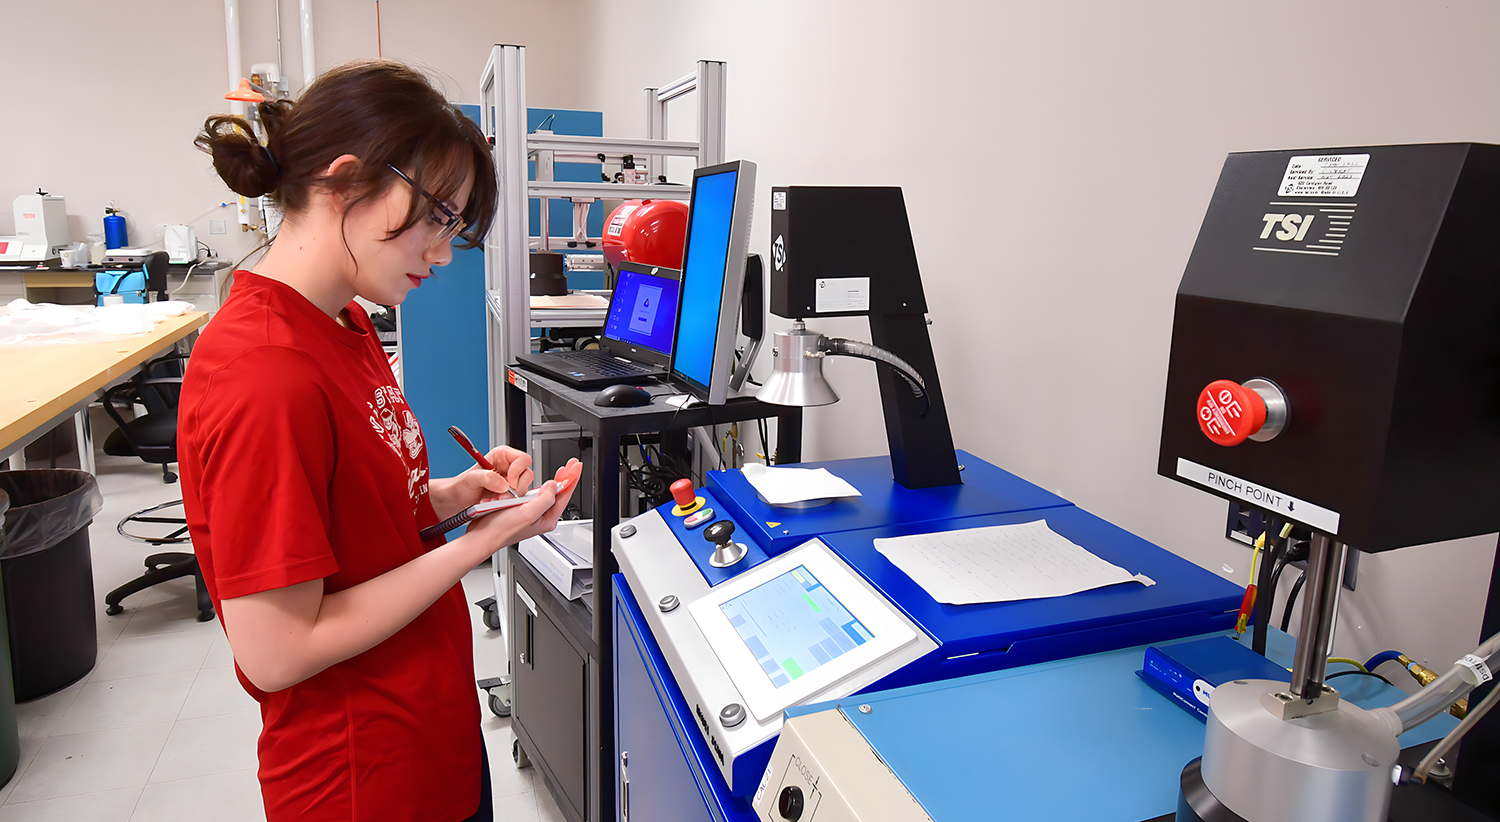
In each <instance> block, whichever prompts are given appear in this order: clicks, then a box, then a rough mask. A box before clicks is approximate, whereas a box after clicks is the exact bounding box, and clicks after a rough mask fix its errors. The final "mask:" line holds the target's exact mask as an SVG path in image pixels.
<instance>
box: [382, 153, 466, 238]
mask: <svg viewBox="0 0 1500 822" xmlns="http://www.w3.org/2000/svg"><path fill="white" fill-rule="evenodd" d="M386 168H388V169H390V170H391V171H394V172H396V176H397V177H400V178H401V179H403V180H405V181H406V184H407V185H409V186H411V188H412V190H413V191H415V192H416V193H418V194H420V195H422V196H423V197H426V198H427V199H429V200H431V201H432V209H433V210H432V213H431V214H429V215H427V219H428V220H429V221H431V225H433V226H435V227H436V228H437V234H436V235H435V236H434V237H433V238H432V241H431V242H430V243H429V244H428V245H429V247H430V246H434V245H437V244H438V243H446V242H448V241H450V240H452V239H453V238H454V237H457V236H458V234H459V232H461V231H463V230H464V227H465V225H466V223H465V222H464V218H462V217H460V216H458V215H457V214H454V213H453V209H451V208H449V207H448V206H446V205H444V204H443V201H442V200H439V199H438V198H437V197H435V196H433V195H432V194H431V193H429V192H428V191H427V190H426V189H424V188H422V187H421V186H419V185H417V183H416V181H415V180H413V179H412V178H410V177H408V176H406V174H405V173H404V172H402V171H401V169H399V168H396V167H395V166H393V165H390V164H389V163H387V164H386Z"/></svg>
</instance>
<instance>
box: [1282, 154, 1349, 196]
mask: <svg viewBox="0 0 1500 822" xmlns="http://www.w3.org/2000/svg"><path fill="white" fill-rule="evenodd" d="M1369 164H1370V155H1368V154H1312V155H1307V156H1305V157H1293V158H1292V159H1291V160H1290V161H1288V162H1287V164H1286V173H1285V174H1284V175H1282V177H1281V187H1280V188H1278V189H1276V196H1278V197H1353V196H1354V195H1355V193H1356V192H1358V191H1359V181H1360V180H1362V179H1364V176H1365V166H1367V165H1369Z"/></svg>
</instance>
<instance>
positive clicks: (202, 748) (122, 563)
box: [0, 426, 563, 822]
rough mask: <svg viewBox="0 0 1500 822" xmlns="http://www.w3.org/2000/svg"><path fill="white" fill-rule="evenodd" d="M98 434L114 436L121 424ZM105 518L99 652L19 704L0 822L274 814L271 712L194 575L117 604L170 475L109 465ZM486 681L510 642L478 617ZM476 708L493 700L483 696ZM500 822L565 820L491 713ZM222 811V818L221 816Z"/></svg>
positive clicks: (154, 821)
mask: <svg viewBox="0 0 1500 822" xmlns="http://www.w3.org/2000/svg"><path fill="white" fill-rule="evenodd" d="M96 430H100V431H106V430H108V426H105V427H103V428H98V429H96ZM98 477H99V486H100V490H101V491H102V492H103V495H104V510H103V512H102V513H100V514H99V516H98V517H97V518H96V519H95V520H94V523H93V525H92V526H91V527H90V531H89V535H90V537H89V538H90V544H91V550H92V552H93V560H94V591H95V598H96V600H97V601H98V610H97V611H96V614H97V618H98V625H99V655H98V662H97V664H96V665H95V667H94V669H93V671H91V672H90V673H89V674H88V675H87V676H85V677H84V678H83V679H82V680H81V681H79V682H76V683H74V684H73V685H71V686H69V687H67V688H64V689H63V690H61V691H59V692H57V693H54V694H51V695H49V696H45V697H41V698H39V699H35V700H31V701H29V702H25V703H22V704H20V705H18V706H17V711H16V712H17V715H18V720H19V725H20V733H21V761H20V765H19V767H18V768H17V770H16V773H15V775H14V776H13V777H11V779H10V781H9V782H8V783H6V784H5V785H4V787H3V788H0V822H42V821H43V820H67V822H93V821H94V820H98V822H158V820H162V821H171V822H176V820H183V819H193V818H206V817H207V818H213V819H215V820H216V822H251V821H252V820H263V819H264V818H265V815H264V812H263V810H262V807H261V801H260V789H259V785H258V783H257V782H256V778H255V767H256V761H255V740H256V736H257V734H259V732H260V713H259V710H258V708H257V706H256V704H255V702H254V701H252V700H251V699H250V697H249V696H248V695H246V694H245V692H244V691H243V690H242V689H241V688H240V686H239V683H238V681H237V680H236V679H235V676H234V668H233V660H232V657H231V656H230V651H229V644H228V643H227V642H226V641H225V639H224V632H223V629H222V628H221V627H220V626H219V623H218V621H217V620H216V621H214V622H209V623H199V622H197V621H196V620H195V619H194V617H195V616H196V615H197V608H196V604H195V600H194V597H193V586H192V580H191V579H183V580H175V581H174V582H172V583H167V584H165V585H161V586H158V587H156V588H153V589H151V590H150V591H147V592H143V593H140V594H136V595H135V596H134V597H131V598H130V599H127V600H126V601H125V603H124V605H125V608H126V609H125V612H124V613H123V614H121V615H119V616H116V617H110V616H106V615H105V614H104V604H103V603H104V594H105V593H106V592H108V591H110V590H111V589H113V588H115V587H116V586H118V585H120V584H122V583H124V582H125V581H127V580H129V579H131V578H133V577H135V576H138V575H139V574H140V573H141V572H142V570H143V566H142V561H143V560H144V558H145V556H146V554H147V552H148V551H147V546H145V545H142V544H140V543H135V542H130V541H127V540H125V539H124V538H122V537H120V536H119V535H118V534H117V533H115V525H116V523H118V522H119V520H120V519H121V518H122V517H124V516H125V515H126V514H128V513H130V512H132V511H136V510H139V509H141V508H145V507H147V506H150V505H155V504H157V503H160V502H165V501H167V500H170V499H176V498H177V497H178V496H179V495H180V494H179V492H178V490H177V486H176V485H164V484H163V483H162V481H161V471H160V469H159V468H156V467H155V466H149V465H146V464H144V463H142V462H140V461H138V460H130V459H121V458H114V457H108V456H104V455H102V454H101V455H99V457H98ZM464 587H465V590H466V591H467V592H468V593H469V600H470V601H471V602H472V601H475V600H478V599H482V598H483V597H486V596H489V595H491V593H492V592H493V585H492V583H491V582H490V576H489V568H488V567H487V566H486V567H483V568H479V569H476V570H475V571H473V572H471V573H470V574H469V575H468V576H467V577H465V578H464ZM473 620H474V658H475V663H476V667H477V670H478V674H479V676H481V677H484V676H495V675H498V674H500V673H501V672H503V671H504V670H505V663H504V658H505V645H504V640H503V639H502V638H501V636H500V634H499V633H498V632H491V631H488V630H486V629H485V627H484V625H483V624H482V623H481V622H480V613H479V610H478V609H477V608H476V609H474V611H473ZM475 698H476V699H479V700H481V705H482V706H483V704H484V703H483V694H481V693H480V692H479V690H478V689H477V688H476V689H475ZM482 713H483V716H484V737H485V742H486V744H487V745H488V747H489V758H490V769H491V780H492V784H493V786H494V792H495V818H496V819H497V820H503V821H504V822H554V820H555V822H562V819H563V816H562V813H561V812H560V811H558V809H557V806H556V804H555V803H554V802H553V800H552V797H551V795H550V794H548V793H547V790H546V788H545V787H544V786H543V785H542V783H541V777H540V776H538V775H537V774H536V771H535V769H532V768H526V769H521V770H518V769H517V768H516V767H515V764H514V763H513V762H512V760H511V755H510V748H511V740H512V738H513V737H512V736H511V732H510V722H509V720H508V719H500V718H498V717H496V716H494V715H493V714H491V713H490V712H489V709H488V708H487V707H483V708H482ZM210 809H211V810H210Z"/></svg>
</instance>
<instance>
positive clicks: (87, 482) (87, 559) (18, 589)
mask: <svg viewBox="0 0 1500 822" xmlns="http://www.w3.org/2000/svg"><path fill="white" fill-rule="evenodd" d="M0 491H3V492H5V493H6V494H7V495H8V496H9V497H10V510H9V511H7V512H6V514H5V530H6V541H5V547H4V550H3V551H0V578H3V585H0V587H3V589H4V594H5V618H6V622H7V625H8V629H9V630H8V631H7V635H8V637H9V639H10V667H11V679H12V681H13V682H14V683H15V698H16V701H18V702H25V701H26V700H28V699H35V698H37V697H39V696H45V695H47V694H50V693H52V692H53V691H56V690H58V689H61V688H64V687H67V686H68V685H71V684H73V683H74V682H77V681H78V680H79V679H81V678H82V677H83V676H84V674H87V673H88V672H89V671H91V670H93V668H94V660H95V658H96V656H97V654H98V650H99V646H98V626H97V625H96V624H95V622H94V607H95V606H94V565H93V559H92V557H91V556H90V554H89V531H88V525H89V522H91V521H92V520H93V519H94V516H95V515H96V514H98V513H99V510H100V509H101V508H102V507H103V505H104V500H103V498H102V497H101V496H100V495H99V484H98V483H97V482H96V481H95V480H94V475H93V474H90V473H88V472H87V471H69V470H63V469H54V470H47V471H5V472H0Z"/></svg>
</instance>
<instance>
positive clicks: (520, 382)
mask: <svg viewBox="0 0 1500 822" xmlns="http://www.w3.org/2000/svg"><path fill="white" fill-rule="evenodd" d="M506 373H507V374H509V375H510V384H511V385H514V386H515V387H517V388H519V389H521V393H522V394H524V393H526V389H528V388H530V387H531V383H529V382H527V381H526V378H525V377H523V376H521V375H520V374H517V373H516V372H515V370H514V369H512V370H510V371H508V372H506Z"/></svg>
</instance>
